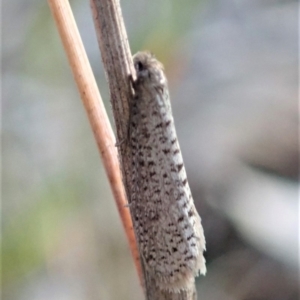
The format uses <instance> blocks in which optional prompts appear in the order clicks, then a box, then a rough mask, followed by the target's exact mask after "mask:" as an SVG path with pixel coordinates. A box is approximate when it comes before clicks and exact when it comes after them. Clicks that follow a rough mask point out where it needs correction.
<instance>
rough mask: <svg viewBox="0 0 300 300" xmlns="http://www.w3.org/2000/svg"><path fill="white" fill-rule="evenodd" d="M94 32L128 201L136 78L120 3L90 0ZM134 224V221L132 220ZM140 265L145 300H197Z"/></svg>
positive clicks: (107, 0)
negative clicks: (160, 282) (163, 284)
mask: <svg viewBox="0 0 300 300" xmlns="http://www.w3.org/2000/svg"><path fill="white" fill-rule="evenodd" d="M90 2H91V7H92V12H93V17H94V23H95V28H96V33H97V37H98V42H99V47H100V52H101V56H102V61H103V65H104V68H105V71H106V76H107V81H108V84H109V90H110V99H111V103H112V108H113V114H114V119H115V124H116V132H117V139H118V141H119V147H118V149H119V156H120V161H121V167H122V173H123V182H124V185H125V189H126V193H127V198H128V200H129V202H130V199H131V196H130V195H131V191H130V186H129V185H128V182H129V176H131V174H132V164H131V157H130V155H131V154H130V151H128V143H126V142H125V143H122V141H124V140H126V138H127V133H128V117H129V110H128V107H129V101H131V97H132V91H131V86H130V77H132V78H134V77H135V71H134V68H133V62H132V56H131V52H130V48H129V44H128V39H127V34H126V30H125V26H124V21H123V18H122V13H121V8H120V3H119V0H90ZM133 222H135V219H134V218H133ZM141 262H142V266H143V275H144V285H145V294H146V298H147V299H148V300H171V299H172V300H191V299H196V297H197V296H196V289H195V286H194V285H193V286H192V287H191V288H190V289H187V290H185V291H181V292H177V293H176V292H166V291H161V290H160V289H158V288H157V286H156V283H155V280H154V278H153V276H155V275H153V274H151V273H150V272H149V270H147V269H146V268H145V266H144V263H143V260H141Z"/></svg>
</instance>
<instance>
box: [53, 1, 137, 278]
mask: <svg viewBox="0 0 300 300" xmlns="http://www.w3.org/2000/svg"><path fill="white" fill-rule="evenodd" d="M48 2H49V5H50V8H51V10H52V14H53V16H54V19H55V22H56V26H57V28H58V31H59V34H60V37H61V39H62V42H63V45H64V48H65V52H66V54H67V56H68V59H69V63H70V66H71V68H72V72H73V75H74V78H75V81H76V84H77V87H78V90H79V92H80V96H81V99H82V102H83V105H84V107H85V110H86V112H87V115H88V119H89V121H90V124H91V127H92V130H93V132H94V137H95V139H96V142H97V145H98V149H99V152H100V155H101V158H102V162H103V164H104V168H105V171H106V174H107V177H108V179H109V183H110V186H111V189H112V192H113V195H114V199H115V202H116V204H117V207H118V210H119V214H120V217H121V220H122V223H123V227H124V229H125V232H126V236H127V239H128V242H129V244H130V249H131V254H132V256H133V259H134V262H135V266H136V269H137V271H138V274H139V277H140V280H141V281H142V275H141V274H142V272H141V266H140V262H139V254H138V250H137V245H136V241H135V235H134V232H133V226H132V221H131V216H130V214H129V210H128V208H126V204H127V201H126V194H125V190H124V186H123V183H122V177H121V172H120V165H119V161H118V156H117V155H118V154H117V150H116V147H115V137H114V134H113V131H112V128H111V125H110V123H109V119H108V117H107V114H106V111H105V108H104V105H103V102H102V99H101V96H100V93H99V90H98V88H97V84H96V81H95V78H94V75H93V72H92V69H91V67H90V64H89V61H88V58H87V55H86V53H85V50H84V47H83V44H82V41H81V38H80V35H79V32H78V29H77V26H76V23H75V20H74V17H73V14H72V11H71V8H70V5H69V2H68V1H67V0H49V1H48Z"/></svg>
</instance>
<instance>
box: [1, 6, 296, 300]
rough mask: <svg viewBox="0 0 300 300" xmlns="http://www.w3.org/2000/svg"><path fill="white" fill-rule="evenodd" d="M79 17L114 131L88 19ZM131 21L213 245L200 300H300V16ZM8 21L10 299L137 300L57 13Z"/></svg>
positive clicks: (229, 11)
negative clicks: (167, 98) (157, 79)
mask: <svg viewBox="0 0 300 300" xmlns="http://www.w3.org/2000/svg"><path fill="white" fill-rule="evenodd" d="M71 5H72V8H73V9H74V14H75V18H76V20H77V22H78V26H79V30H80V32H81V34H82V38H83V41H84V44H85V46H86V49H87V52H88V55H89V58H90V61H91V64H92V67H93V70H94V73H95V75H96V78H97V81H98V83H99V87H100V90H101V94H102V97H103V99H104V100H105V104H106V106H107V109H108V111H109V114H110V115H111V112H110V104H109V99H108V90H107V85H106V82H105V77H104V74H103V69H102V65H101V59H100V53H99V50H98V45H97V41H96V35H95V31H94V28H93V22H92V17H91V12H90V8H89V3H88V1H81V0H77V1H72V3H71ZM121 5H122V9H123V14H124V19H125V24H126V28H127V30H128V35H129V41H130V45H131V48H132V52H133V53H134V52H136V51H138V50H144V49H147V50H150V51H152V52H153V53H154V54H155V55H156V56H157V57H158V59H159V60H161V61H162V62H163V63H164V65H165V69H166V73H167V76H168V80H169V86H170V91H171V97H172V103H173V111H174V115H175V122H176V127H177V131H178V135H179V140H180V143H181V147H182V151H183V156H184V160H185V164H186V167H187V173H188V177H189V181H190V184H191V188H192V192H193V195H194V199H195V203H196V205H197V208H198V210H199V213H200V215H201V217H202V220H203V226H204V230H205V234H206V239H207V252H206V258H207V264H208V266H207V267H208V273H207V276H206V277H201V278H198V279H197V288H198V294H199V299H203V300H205V299H207V300H219V299H220V300H221V299H222V300H224V299H230V300H231V299H232V300H250V299H251V300H296V299H298V297H299V293H298V227H297V225H298V224H297V223H298V222H297V221H298V210H297V205H298V202H297V201H298V183H297V180H298V178H297V176H298V140H297V137H298V134H297V128H298V116H297V93H298V82H297V65H298V62H297V18H298V16H297V2H296V1H285V2H282V1H264V2H263V1H258V0H257V1H256V0H243V1H233V0H232V1H225V2H224V1H221V0H216V1H210V2H207V1H206V2H205V1H196V0H193V1H187V2H184V1H169V0H168V1H167V0H164V1H161V0H154V1H134V0H130V1H122V3H121ZM2 11H3V13H2V15H3V18H2V19H3V20H2V25H3V26H2V28H3V29H2V32H3V36H2V45H3V46H2V49H3V51H2V88H3V90H2V99H3V101H2V103H3V104H2V142H3V147H2V162H3V163H2V168H3V169H2V224H3V225H2V296H3V299H7V300H10V299H20V300H21V299H22V300H26V299H28V300H35V299H43V300H44V299H46V300H47V299H49V300H50V299H51V300H52V299H72V300H74V299H78V300H83V299H84V300H85V299H91V300H95V299H141V298H142V291H141V288H140V287H139V283H138V278H137V275H136V271H135V270H134V265H133V263H132V259H131V257H130V253H129V249H128V246H127V244H126V240H125V237H124V234H123V229H122V227H121V223H120V221H119V219H118V214H117V210H116V207H115V205H114V203H113V200H112V196H111V193H110V190H109V186H108V184H107V179H106V178H105V174H104V172H103V168H102V165H101V161H100V157H99V154H98V153H97V148H96V144H95V142H94V140H93V136H92V133H91V130H90V128H89V124H88V121H87V118H86V116H85V113H84V110H83V107H82V104H81V101H80V99H79V95H78V93H77V90H76V87H75V84H74V81H73V78H72V75H71V72H70V68H69V66H68V64H67V59H66V56H65V54H64V52H63V49H62V45H61V41H60V40H59V37H58V34H57V32H56V29H55V26H54V22H53V20H52V16H51V14H50V10H49V8H48V6H47V3H46V2H41V1H37V0H31V1H16V0H10V1H8V0H6V1H4V3H3V8H2ZM200 295H201V297H200Z"/></svg>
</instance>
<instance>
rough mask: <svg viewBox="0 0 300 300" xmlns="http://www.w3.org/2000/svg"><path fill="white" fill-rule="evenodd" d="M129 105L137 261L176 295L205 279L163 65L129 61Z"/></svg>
mask: <svg viewBox="0 0 300 300" xmlns="http://www.w3.org/2000/svg"><path fill="white" fill-rule="evenodd" d="M133 62H134V67H135V70H136V75H137V78H136V80H135V81H133V89H134V97H133V101H132V102H131V103H130V118H129V119H130V120H129V132H128V141H129V148H130V151H131V152H130V154H131V155H130V157H131V159H132V161H131V163H132V174H131V176H129V178H130V180H129V186H130V191H131V192H130V194H131V201H130V209H131V214H132V216H133V223H134V227H135V233H136V236H137V239H138V243H139V248H140V254H141V259H142V260H143V262H144V265H145V267H146V269H147V271H148V272H149V273H150V274H151V276H152V277H153V278H155V282H156V284H157V287H158V288H160V289H162V290H168V291H178V292H179V291H180V290H184V289H186V288H187V287H189V286H190V285H192V284H193V283H194V277H195V276H197V275H198V274H199V273H201V274H205V273H206V267H205V259H204V257H203V251H204V250H205V238H204V233H203V228H202V225H201V219H200V217H199V215H198V213H197V210H196V208H195V205H194V201H193V197H192V194H191V190H190V187H189V184H188V180H187V175H186V171H185V168H184V163H183V159H182V155H181V151H180V147H179V143H178V139H177V135H176V130H175V126H174V120H173V115H172V109H171V103H170V97H169V90H168V84H167V79H166V76H165V74H164V69H163V65H162V64H161V63H160V62H159V61H158V60H157V59H156V58H155V57H154V56H153V55H152V54H150V53H149V52H138V53H137V54H135V55H134V56H133Z"/></svg>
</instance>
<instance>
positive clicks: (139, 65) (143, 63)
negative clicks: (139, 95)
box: [133, 52, 166, 86]
mask: <svg viewBox="0 0 300 300" xmlns="http://www.w3.org/2000/svg"><path fill="white" fill-rule="evenodd" d="M133 63H134V68H135V71H136V77H137V80H138V81H139V82H144V83H147V84H152V85H156V86H157V85H164V84H166V77H165V75H164V68H163V65H162V64H161V63H160V62H159V61H158V60H157V59H156V58H155V56H154V55H153V54H151V53H150V52H138V53H136V54H135V55H134V56H133Z"/></svg>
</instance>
